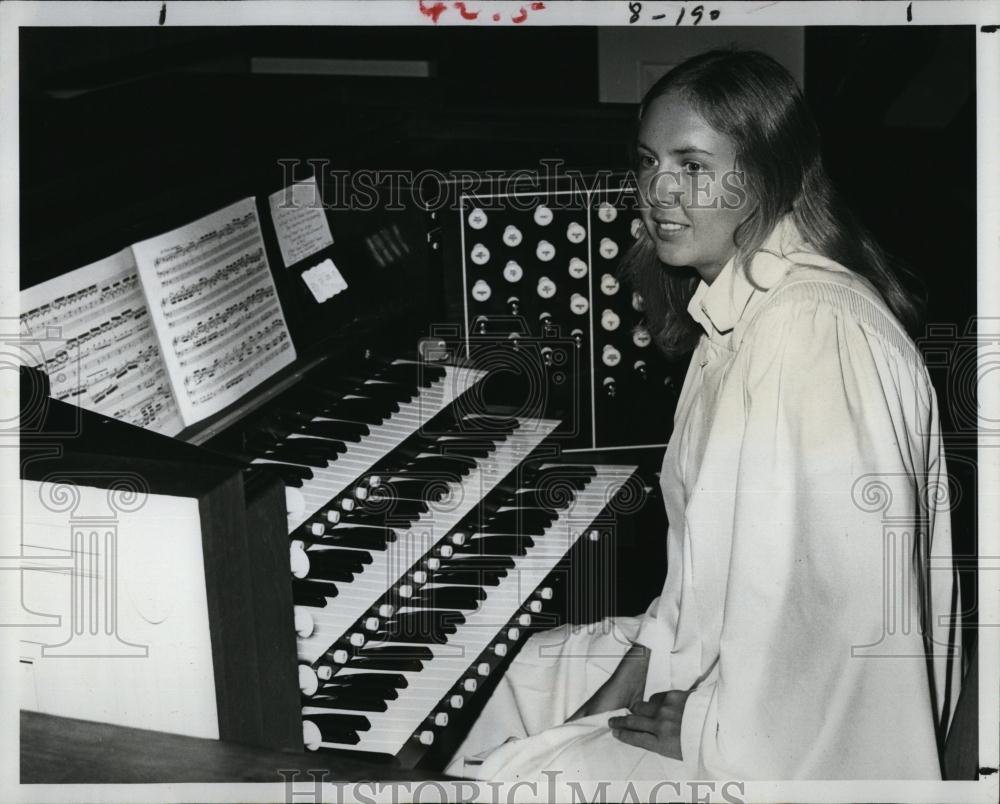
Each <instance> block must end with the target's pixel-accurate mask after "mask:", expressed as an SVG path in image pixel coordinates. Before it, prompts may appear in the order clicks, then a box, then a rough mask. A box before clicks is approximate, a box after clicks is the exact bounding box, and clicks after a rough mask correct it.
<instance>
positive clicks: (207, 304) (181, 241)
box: [132, 198, 295, 424]
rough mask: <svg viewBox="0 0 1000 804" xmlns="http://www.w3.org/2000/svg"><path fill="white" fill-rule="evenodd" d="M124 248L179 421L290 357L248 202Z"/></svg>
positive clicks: (205, 411)
mask: <svg viewBox="0 0 1000 804" xmlns="http://www.w3.org/2000/svg"><path fill="white" fill-rule="evenodd" d="M132 250H133V253H134V255H135V261H136V265H137V266H138V268H139V276H140V279H141V282H142V287H143V290H144V292H145V294H146V301H147V304H148V307H149V312H150V316H151V317H152V320H153V322H154V326H155V328H156V331H157V333H158V335H159V339H160V345H161V348H162V350H163V359H164V362H165V363H166V366H167V370H168V371H169V374H170V377H171V380H172V382H173V387H174V394H175V397H176V399H177V405H178V407H179V409H180V412H181V416H182V417H183V419H184V422H185V423H186V424H192V423H194V422H196V421H199V420H201V419H203V418H205V417H206V416H210V415H212V414H213V413H216V412H218V411H220V410H222V409H223V408H224V407H226V406H227V405H229V404H230V403H232V402H235V401H236V400H237V399H239V398H240V397H241V396H243V394H245V393H247V392H248V391H250V390H251V389H252V388H254V387H256V386H257V385H259V384H260V383H261V382H263V381H264V380H266V379H267V378H268V377H270V376H271V375H273V374H274V373H275V372H276V371H278V370H279V369H281V368H283V367H284V366H287V365H288V364H290V363H291V362H292V361H294V360H295V348H294V347H293V345H292V341H291V337H290V336H289V333H288V327H287V324H286V322H285V317H284V314H283V313H282V310H281V304H280V303H279V301H278V295H277V292H276V289H275V286H274V281H273V279H272V277H271V272H270V268H269V267H268V261H267V255H266V253H265V251H264V241H263V239H262V237H261V232H260V223H259V221H258V218H257V209H256V206H255V204H254V200H253V199H252V198H245V199H243V200H242V201H238V202H236V203H235V204H231V205H230V206H228V207H226V208H224V209H221V210H218V211H217V212H213V213H211V214H209V215H206V216H205V217H203V218H201V219H200V220H197V221H195V222H193V223H190V224H188V225H186V226H182V227H180V228H178V229H175V230H173V231H172V232H167V233H166V234H163V235H159V236H158V237H153V238H150V239H149V240H144V241H142V242H141V243H136V244H135V245H134V246H132Z"/></svg>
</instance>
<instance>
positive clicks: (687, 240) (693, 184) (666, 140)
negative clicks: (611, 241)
mask: <svg viewBox="0 0 1000 804" xmlns="http://www.w3.org/2000/svg"><path fill="white" fill-rule="evenodd" d="M638 149H639V152H638V163H639V173H638V180H639V195H640V198H641V201H642V209H641V211H642V220H643V223H645V225H646V231H647V232H648V233H649V236H650V238H652V241H653V244H654V245H655V247H656V255H657V256H658V257H659V259H660V261H661V262H663V263H664V264H666V265H671V266H675V267H691V268H694V269H695V270H696V271H697V272H698V273H699V275H700V276H701V278H702V279H703V280H705V282H708V283H711V282H712V280H714V279H715V277H716V276H718V274H719V272H720V271H721V270H722V267H723V266H724V265H725V264H726V262H727V261H728V260H729V259H730V257H732V256H733V254H734V253H735V251H736V245H735V243H734V242H733V233H734V232H735V231H736V228H737V226H739V224H740V223H741V222H742V221H743V219H744V218H745V217H746V216H747V214H748V209H747V204H746V200H745V193H744V189H745V188H744V186H743V183H742V176H741V175H740V174H738V173H736V172H735V169H736V149H735V146H734V144H733V143H732V141H731V140H730V139H729V137H727V136H726V135H724V134H721V133H719V132H718V131H716V130H715V129H713V128H712V127H711V126H709V125H708V123H706V122H705V121H704V120H703V119H702V117H701V116H700V115H699V114H698V113H697V112H696V111H695V110H694V107H693V106H692V105H691V104H690V102H688V101H687V100H686V99H685V98H684V97H683V96H682V95H680V94H679V93H676V92H670V93H668V94H666V95H662V96H660V97H659V98H656V99H655V100H654V101H652V102H651V103H650V104H649V106H648V107H647V109H646V112H645V114H644V115H643V118H642V123H641V125H640V127H639V143H638Z"/></svg>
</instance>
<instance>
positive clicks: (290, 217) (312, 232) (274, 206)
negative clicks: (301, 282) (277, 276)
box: [267, 176, 333, 268]
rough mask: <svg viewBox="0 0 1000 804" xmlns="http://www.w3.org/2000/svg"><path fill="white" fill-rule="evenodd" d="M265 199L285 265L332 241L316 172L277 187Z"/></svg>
mask: <svg viewBox="0 0 1000 804" xmlns="http://www.w3.org/2000/svg"><path fill="white" fill-rule="evenodd" d="M267 200H268V202H269V203H270V206H271V220H272V221H273V222H274V232H275V234H276V235H277V236H278V246H279V247H280V248H281V259H282V260H283V261H284V263H285V267H286V268H287V267H288V266H290V265H294V264H295V263H297V262H301V261H302V260H304V259H305V258H306V257H311V256H312V255H313V254H315V253H316V252H317V251H322V250H323V249H324V248H326V247H327V246H329V245H330V244H331V243H333V235H332V234H331V233H330V225H329V223H327V220H326V212H325V211H324V209H323V200H322V198H320V194H319V187H318V186H317V185H316V177H315V176H311V177H310V178H308V179H306V180H305V181H299V182H295V183H294V184H292V185H289V186H288V187H286V188H284V189H283V190H278V192H276V193H272V194H271V195H270V196H268V199H267Z"/></svg>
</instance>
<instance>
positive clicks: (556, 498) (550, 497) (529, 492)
mask: <svg viewBox="0 0 1000 804" xmlns="http://www.w3.org/2000/svg"><path fill="white" fill-rule="evenodd" d="M574 499H576V494H575V490H574V489H572V488H569V487H566V486H563V487H561V488H552V487H550V488H547V489H537V488H535V489H526V490H524V491H521V492H518V493H517V495H516V496H515V497H514V499H513V501H512V504H513V505H516V506H518V507H532V508H544V509H545V510H548V511H558V510H561V509H564V508H567V507H569V505H570V504H571V503H572V502H573V500H574Z"/></svg>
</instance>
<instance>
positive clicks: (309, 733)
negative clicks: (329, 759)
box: [302, 715, 361, 751]
mask: <svg viewBox="0 0 1000 804" xmlns="http://www.w3.org/2000/svg"><path fill="white" fill-rule="evenodd" d="M312 718H313V716H312V715H310V716H309V717H307V718H303V720H302V738H303V743H304V744H305V747H306V748H307V749H308V750H310V751H315V750H316V749H317V748H319V744H320V743H339V744H340V745H357V744H358V743H360V742H361V737H359V736H358V733H357V732H356V731H350V730H345V729H340V728H336V727H334V726H330V727H327V728H326V729H321V728H320V727H319V726H317V725H316V724H315V723H313V721H312Z"/></svg>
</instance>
